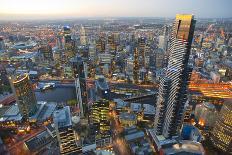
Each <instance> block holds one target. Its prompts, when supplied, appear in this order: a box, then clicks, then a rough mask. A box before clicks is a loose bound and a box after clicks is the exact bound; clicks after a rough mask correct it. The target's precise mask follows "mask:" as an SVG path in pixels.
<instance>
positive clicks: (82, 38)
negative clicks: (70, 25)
mask: <svg viewBox="0 0 232 155" xmlns="http://www.w3.org/2000/svg"><path fill="white" fill-rule="evenodd" d="M80 42H81V45H86V34H85V28H84V26H81V29H80Z"/></svg>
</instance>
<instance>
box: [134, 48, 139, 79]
mask: <svg viewBox="0 0 232 155" xmlns="http://www.w3.org/2000/svg"><path fill="white" fill-rule="evenodd" d="M133 78H134V83H138V82H139V53H138V49H137V48H135V49H134V67H133Z"/></svg>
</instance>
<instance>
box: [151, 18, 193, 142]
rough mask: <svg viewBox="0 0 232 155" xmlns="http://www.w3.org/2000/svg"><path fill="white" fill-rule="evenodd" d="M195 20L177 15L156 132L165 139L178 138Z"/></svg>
mask: <svg viewBox="0 0 232 155" xmlns="http://www.w3.org/2000/svg"><path fill="white" fill-rule="evenodd" d="M195 23H196V20H194V16H193V15H186V14H183V15H180V14H178V15H176V19H175V21H174V23H173V30H172V34H171V42H170V48H169V49H168V52H169V60H168V66H167V71H166V73H165V76H164V77H163V78H162V79H161V83H160V86H159V87H160V88H159V94H158V100H157V103H156V116H155V123H154V124H155V131H156V134H157V135H163V136H164V137H165V138H171V137H173V136H177V135H178V132H179V130H180V128H181V125H182V120H183V118H182V117H183V113H184V106H185V103H186V102H187V86H188V80H189V75H190V73H191V70H192V69H191V67H190V66H189V65H188V60H189V55H190V50H191V43H192V39H193V33H194V28H195Z"/></svg>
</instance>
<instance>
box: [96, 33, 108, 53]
mask: <svg viewBox="0 0 232 155" xmlns="http://www.w3.org/2000/svg"><path fill="white" fill-rule="evenodd" d="M96 49H97V52H100V53H102V52H105V50H106V45H105V38H104V37H103V36H100V37H99V38H98V40H97V41H96Z"/></svg>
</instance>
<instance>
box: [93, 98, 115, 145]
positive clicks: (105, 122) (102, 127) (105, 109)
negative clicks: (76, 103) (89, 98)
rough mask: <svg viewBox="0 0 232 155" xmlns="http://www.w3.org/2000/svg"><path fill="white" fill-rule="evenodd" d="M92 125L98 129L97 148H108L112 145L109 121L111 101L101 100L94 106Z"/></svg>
mask: <svg viewBox="0 0 232 155" xmlns="http://www.w3.org/2000/svg"><path fill="white" fill-rule="evenodd" d="M91 109H92V111H91V116H92V123H93V124H94V126H95V128H96V144H97V147H102V146H106V145H108V144H109V143H111V141H112V139H111V131H110V121H109V116H108V115H109V101H108V100H99V101H97V102H94V103H93V104H92V108H91Z"/></svg>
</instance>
